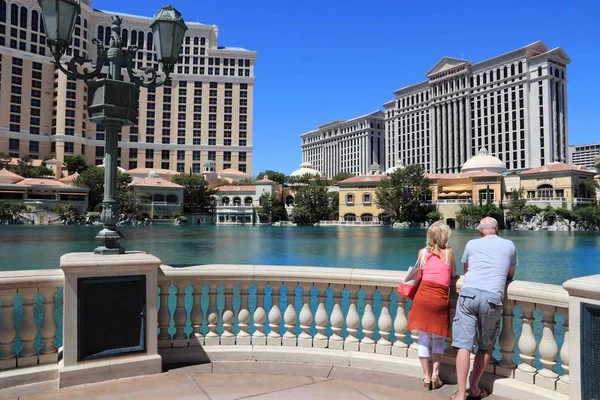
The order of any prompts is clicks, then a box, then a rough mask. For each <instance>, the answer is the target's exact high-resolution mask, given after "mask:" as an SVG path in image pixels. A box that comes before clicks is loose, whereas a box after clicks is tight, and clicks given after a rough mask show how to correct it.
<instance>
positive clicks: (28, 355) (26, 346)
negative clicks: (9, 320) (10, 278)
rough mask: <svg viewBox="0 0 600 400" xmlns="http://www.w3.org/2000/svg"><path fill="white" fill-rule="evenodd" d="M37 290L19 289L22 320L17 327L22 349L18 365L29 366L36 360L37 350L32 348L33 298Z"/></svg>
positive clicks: (33, 326) (34, 325)
mask: <svg viewBox="0 0 600 400" xmlns="http://www.w3.org/2000/svg"><path fill="white" fill-rule="evenodd" d="M37 292H38V290H37V288H26V289H19V294H20V295H21V296H22V297H23V322H22V324H21V328H20V329H19V333H20V335H21V344H22V345H23V350H22V351H21V353H20V354H19V356H18V365H19V367H30V366H32V365H37V362H38V359H37V350H36V349H34V348H33V344H34V341H35V337H36V335H37V325H36V323H35V318H34V309H33V306H34V304H33V301H34V299H33V298H34V296H35V295H36V294H37Z"/></svg>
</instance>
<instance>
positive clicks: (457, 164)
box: [451, 100, 460, 172]
mask: <svg viewBox="0 0 600 400" xmlns="http://www.w3.org/2000/svg"><path fill="white" fill-rule="evenodd" d="M452 108H453V110H454V121H453V123H452V125H453V128H454V129H453V130H454V132H453V133H454V140H453V141H452V147H453V149H451V151H453V152H454V164H453V166H454V171H453V172H459V171H460V161H459V158H458V155H459V154H458V148H459V147H460V141H459V138H458V134H459V133H458V123H459V121H458V102H457V101H456V100H454V101H453V102H452Z"/></svg>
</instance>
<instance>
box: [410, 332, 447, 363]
mask: <svg viewBox="0 0 600 400" xmlns="http://www.w3.org/2000/svg"><path fill="white" fill-rule="evenodd" d="M432 336H433V349H432V350H433V354H444V342H445V341H446V338H445V337H443V336H438V335H430V334H429V333H425V332H419V341H418V342H417V353H418V355H419V357H429V340H430V338H431V337H432Z"/></svg>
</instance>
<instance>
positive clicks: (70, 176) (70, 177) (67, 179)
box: [60, 172, 79, 183]
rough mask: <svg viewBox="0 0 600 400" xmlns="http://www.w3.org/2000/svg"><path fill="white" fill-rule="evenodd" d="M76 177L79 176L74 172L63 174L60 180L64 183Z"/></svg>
mask: <svg viewBox="0 0 600 400" xmlns="http://www.w3.org/2000/svg"><path fill="white" fill-rule="evenodd" d="M77 178H79V173H77V172H75V173H74V174H71V175H69V176H65V177H64V178H62V179H60V181H61V182H64V183H71V182H73V181H74V180H75V179H77Z"/></svg>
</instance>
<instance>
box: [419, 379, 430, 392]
mask: <svg viewBox="0 0 600 400" xmlns="http://www.w3.org/2000/svg"><path fill="white" fill-rule="evenodd" d="M421 380H422V381H423V388H424V389H425V390H431V379H430V378H423V379H421Z"/></svg>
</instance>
